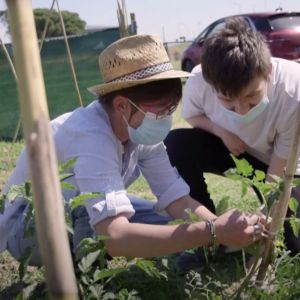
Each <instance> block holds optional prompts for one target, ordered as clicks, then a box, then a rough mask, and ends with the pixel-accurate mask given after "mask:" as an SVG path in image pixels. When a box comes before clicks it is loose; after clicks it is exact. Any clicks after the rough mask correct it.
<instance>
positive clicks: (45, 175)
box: [6, 0, 77, 299]
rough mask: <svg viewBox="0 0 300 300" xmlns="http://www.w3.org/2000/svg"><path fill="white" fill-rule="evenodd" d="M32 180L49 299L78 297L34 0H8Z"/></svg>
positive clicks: (37, 227)
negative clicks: (44, 79)
mask: <svg viewBox="0 0 300 300" xmlns="http://www.w3.org/2000/svg"><path fill="white" fill-rule="evenodd" d="M6 2H7V7H8V14H9V21H10V28H11V33H12V38H13V50H14V58H15V65H16V70H17V74H18V78H19V82H18V92H19V100H20V107H21V116H22V121H23V125H24V126H23V128H24V135H25V139H26V144H27V150H28V162H29V169H30V173H31V179H32V184H33V195H34V207H35V212H36V213H35V218H36V229H37V237H38V241H39V249H40V252H41V256H42V259H43V262H44V264H45V269H46V281H47V284H48V289H49V296H50V299H77V287H76V281H75V276H74V270H73V265H72V259H71V255H70V245H69V242H68V238H67V233H66V230H65V222H64V210H63V203H62V201H61V197H62V196H61V192H60V186H59V181H58V170H57V161H56V156H55V150H54V144H53V139H52V136H51V130H50V125H49V115H48V108H47V102H46V93H45V86H44V82H43V73H42V67H41V61H40V55H39V49H38V41H37V36H36V31H35V24H34V17H33V11H32V6H31V0H22V1H19V0H7V1H6Z"/></svg>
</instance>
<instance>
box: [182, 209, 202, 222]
mask: <svg viewBox="0 0 300 300" xmlns="http://www.w3.org/2000/svg"><path fill="white" fill-rule="evenodd" d="M184 211H185V212H186V214H187V215H188V217H189V219H190V221H192V222H199V221H200V217H199V216H198V215H197V214H195V213H194V212H192V211H191V209H190V208H186V209H185V210H184Z"/></svg>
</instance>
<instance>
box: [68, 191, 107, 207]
mask: <svg viewBox="0 0 300 300" xmlns="http://www.w3.org/2000/svg"><path fill="white" fill-rule="evenodd" d="M100 197H104V194H103V193H86V194H80V195H78V196H76V197H74V198H73V199H71V200H70V207H71V209H72V210H73V209H75V208H77V207H78V206H84V205H85V203H86V201H87V200H89V199H94V198H100Z"/></svg>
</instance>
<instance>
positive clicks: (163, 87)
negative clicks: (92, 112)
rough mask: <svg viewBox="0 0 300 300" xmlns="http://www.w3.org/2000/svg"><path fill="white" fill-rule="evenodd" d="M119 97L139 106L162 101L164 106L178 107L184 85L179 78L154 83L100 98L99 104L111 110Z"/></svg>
mask: <svg viewBox="0 0 300 300" xmlns="http://www.w3.org/2000/svg"><path fill="white" fill-rule="evenodd" d="M117 95H122V96H124V97H127V98H129V99H130V100H131V101H133V102H134V103H136V104H137V105H138V104H139V103H147V102H149V103H150V102H154V101H157V100H160V102H161V104H162V105H164V104H166V105H168V104H169V105H170V107H176V106H177V105H178V103H179V101H180V99H181V97H182V83H181V80H180V79H179V78H172V79H163V80H159V81H152V82H148V83H146V84H141V85H136V86H133V87H130V88H126V89H122V90H118V91H114V92H112V93H109V94H106V95H104V96H100V97H99V102H100V103H102V104H104V105H105V106H106V107H107V108H110V106H111V103H112V101H113V100H114V98H115V97H116V96H117Z"/></svg>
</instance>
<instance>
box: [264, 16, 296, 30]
mask: <svg viewBox="0 0 300 300" xmlns="http://www.w3.org/2000/svg"><path fill="white" fill-rule="evenodd" d="M269 22H270V25H271V28H272V30H280V29H298V30H300V15H290V16H278V17H275V18H274V17H273V18H270V19H269Z"/></svg>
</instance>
